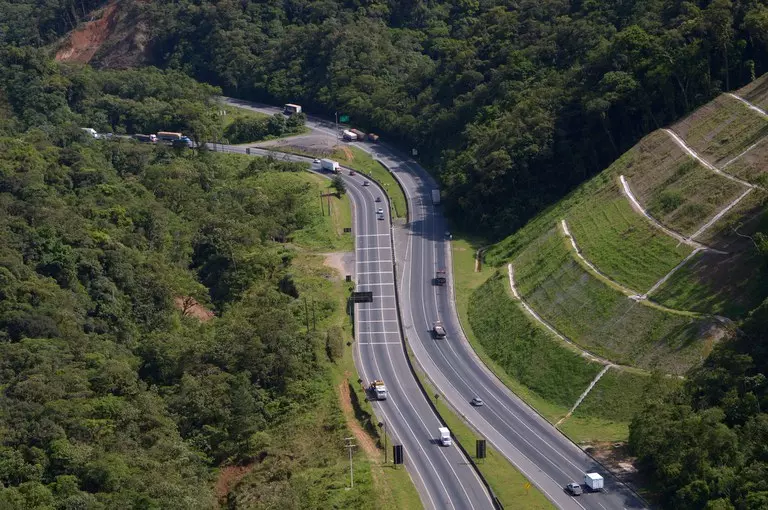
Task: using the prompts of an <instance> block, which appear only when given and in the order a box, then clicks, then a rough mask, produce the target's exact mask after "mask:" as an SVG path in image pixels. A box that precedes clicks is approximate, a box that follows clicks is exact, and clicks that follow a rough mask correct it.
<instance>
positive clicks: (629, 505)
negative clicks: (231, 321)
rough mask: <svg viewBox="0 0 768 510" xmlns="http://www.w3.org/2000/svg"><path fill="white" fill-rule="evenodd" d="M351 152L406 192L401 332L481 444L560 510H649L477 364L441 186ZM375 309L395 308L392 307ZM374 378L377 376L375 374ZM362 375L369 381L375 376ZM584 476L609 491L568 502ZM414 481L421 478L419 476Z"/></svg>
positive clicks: (406, 168) (382, 148)
mask: <svg viewBox="0 0 768 510" xmlns="http://www.w3.org/2000/svg"><path fill="white" fill-rule="evenodd" d="M226 101H228V102H230V104H234V105H237V106H240V107H246V108H248V107H250V108H253V109H256V110H258V111H261V112H264V113H275V112H279V111H280V109H278V108H275V107H269V106H265V105H256V104H254V103H248V102H245V101H240V100H232V99H226ZM307 126H308V127H310V128H311V129H312V130H313V132H314V133H316V134H319V135H325V136H332V137H336V131H335V126H334V124H333V123H332V122H328V121H326V120H323V119H319V118H316V117H313V116H308V122H307ZM354 145H356V146H358V147H360V148H361V149H363V150H366V151H368V152H370V153H371V154H372V155H373V156H374V157H375V158H377V159H378V160H380V161H381V162H382V163H383V164H384V165H385V166H387V168H388V169H389V170H390V171H391V172H392V173H393V174H394V175H395V176H396V178H397V179H398V180H399V181H400V182H401V184H402V185H403V188H404V190H405V194H406V198H407V200H408V207H409V218H408V219H409V222H408V224H407V225H406V227H405V228H402V229H400V228H397V229H395V248H396V250H395V254H396V257H395V260H396V264H397V270H398V278H399V289H400V298H401V303H400V304H401V307H402V309H401V313H402V318H403V321H404V324H403V327H404V329H405V334H406V338H407V341H408V342H409V345H410V347H411V349H412V350H413V353H414V355H415V356H416V358H417V360H418V362H419V364H420V365H421V366H422V368H423V369H424V371H425V372H426V374H427V375H428V377H429V378H430V379H431V380H432V382H433V383H434V384H435V385H436V386H437V388H438V390H439V391H440V392H441V393H442V394H443V395H444V396H445V398H446V399H447V400H448V402H450V404H451V405H452V406H453V407H454V408H455V409H456V410H457V411H458V412H459V413H460V414H461V415H463V416H464V417H465V419H466V420H467V421H468V422H469V423H470V424H471V425H472V426H473V427H474V428H475V430H477V431H478V432H479V434H480V435H481V436H482V437H485V438H486V439H487V440H488V441H489V442H490V443H491V444H492V445H493V446H494V447H495V448H496V449H497V450H499V451H500V452H501V453H502V455H504V456H505V457H506V458H507V459H509V460H510V461H511V462H512V463H513V464H514V465H515V466H516V467H517V468H518V469H519V470H520V471H521V472H522V473H523V474H524V475H525V476H526V477H527V478H528V480H530V481H531V482H532V483H533V484H535V485H536V486H537V487H538V488H539V489H540V490H541V491H542V492H543V493H544V494H545V495H546V496H547V498H549V500H550V501H552V503H554V504H555V505H556V506H557V507H558V508H564V509H579V508H581V509H590V510H592V509H594V510H608V509H639V508H645V503H644V502H643V501H642V499H640V498H639V497H638V496H637V495H636V494H635V493H634V492H632V491H631V490H630V489H629V488H628V487H626V486H625V485H623V484H621V483H620V482H619V481H618V480H616V479H615V478H614V477H612V476H611V475H610V473H608V472H607V471H606V470H605V469H604V468H603V467H602V466H601V465H599V464H598V463H597V462H596V461H595V460H594V459H592V458H591V457H590V456H589V455H587V454H586V453H585V452H584V451H583V450H581V449H580V448H579V447H578V446H576V445H575V444H574V443H573V442H571V441H570V440H569V439H568V438H567V437H565V436H564V435H563V434H562V433H560V431H558V430H557V429H555V427H554V426H553V425H551V424H550V423H548V422H547V421H546V420H545V419H544V418H542V417H541V416H540V415H539V414H537V413H536V412H535V411H533V410H532V409H531V408H530V407H529V406H528V405H527V404H525V403H524V402H523V401H522V400H520V399H519V398H518V397H517V396H516V395H514V394H513V393H512V392H511V391H510V390H509V389H508V388H506V387H505V386H504V385H503V383H501V382H500V381H499V380H498V378H496V377H495V376H494V375H493V374H492V373H491V372H490V370H489V369H488V368H487V367H486V366H485V365H484V364H483V363H482V362H481V361H480V360H479V358H478V357H477V355H476V354H475V352H474V350H473V349H472V348H471V346H470V345H469V343H468V341H467V339H466V337H465V336H464V334H463V331H462V329H461V325H460V323H459V319H458V314H457V312H456V309H455V300H454V299H453V285H452V282H453V278H452V266H451V262H450V249H449V241H448V239H447V238H446V235H445V231H446V229H445V221H444V219H443V216H442V214H441V212H440V206H434V205H432V201H431V190H432V189H436V187H437V186H436V184H435V182H434V180H433V179H432V178H431V176H429V174H428V173H427V172H426V171H425V170H424V169H423V168H421V167H420V166H419V165H418V164H417V163H416V162H415V161H413V160H412V159H411V158H409V157H407V156H406V155H404V154H402V153H400V152H399V151H397V150H395V149H393V148H392V147H389V146H388V145H386V144H382V143H378V144H365V143H361V144H354ZM358 221H359V222H360V223H362V222H367V221H368V220H367V219H365V218H364V217H363V218H361V219H360V220H358ZM371 221H372V220H371ZM377 228H379V229H380V228H381V227H377ZM387 228H389V227H387ZM382 239H384V238H382ZM360 246H363V245H360ZM370 251H375V250H370ZM358 253H360V252H359V251H358ZM358 267H360V266H359V265H358ZM438 268H440V269H446V270H447V271H448V285H446V286H435V285H433V282H432V279H433V278H434V276H435V270H436V269H438ZM366 276H367V275H366ZM371 276H375V275H371ZM383 281H384V280H373V281H372V282H374V283H381V282H383ZM386 281H390V280H386ZM387 288H389V287H387ZM390 304H391V303H390ZM393 306H394V305H393ZM375 308H390V306H389V304H387V305H386V306H381V307H375ZM380 311H381V312H384V311H385V310H380ZM366 313H367V312H366ZM392 313H393V315H392V316H389V315H384V314H382V315H380V316H379V315H376V316H375V317H374V319H381V320H383V319H387V318H390V317H395V315H394V312H392ZM368 320H373V319H368ZM435 320H441V321H442V322H443V325H444V326H445V329H446V332H447V336H446V338H443V339H435V338H433V336H432V334H431V331H430V330H431V327H432V324H433V322H434V321H435ZM370 324H373V323H370ZM392 324H393V325H394V324H395V323H392ZM361 326H362V324H361ZM382 331H389V330H384V329H382ZM378 335H379V336H378V338H389V336H387V335H389V334H384V333H378ZM364 336H365V335H363V336H361V337H360V338H361V342H362V341H364ZM383 341H387V340H383ZM369 347H372V346H369ZM381 347H385V345H382V346H381ZM365 348H366V346H362V345H361V353H364V351H362V349H365ZM393 351H394V350H393V349H390V350H386V349H385V350H384V351H383V352H381V353H380V351H376V353H375V354H376V355H375V356H372V358H375V359H377V360H379V359H381V355H383V354H386V353H389V354H390V355H392V354H394V352H393ZM363 368H365V369H366V370H371V368H372V367H371V365H364V367H363ZM373 370H374V371H375V368H373ZM362 375H364V376H370V375H371V372H370V371H369V372H367V373H364V374H362ZM364 379H365V377H364ZM413 391H414V392H415V390H413ZM411 394H412V393H407V395H411ZM473 397H480V398H482V399H483V401H484V402H485V405H484V406H482V407H473V406H471V405H470V403H469V402H470V400H471V399H472V398H473ZM395 398H396V397H395ZM390 414H391V413H390ZM429 414H431V412H430V413H429ZM419 416H420V415H419ZM404 418H405V419H404V421H406V422H407V423H409V424H413V423H418V421H419V420H418V416H416V417H414V416H409V417H404ZM422 419H423V418H422ZM414 420H415V421H414ZM411 426H413V425H411ZM434 426H436V425H433V427H434ZM427 428H429V427H428V426H427ZM587 472H598V473H600V474H602V475H603V476H604V477H605V491H604V492H602V493H588V494H584V495H582V496H579V497H571V496H569V495H568V494H567V493H566V492H565V490H564V487H565V485H566V484H568V483H569V482H574V481H575V482H579V483H583V481H584V474H585V473H587ZM413 477H414V479H416V478H417V476H416V475H414V476H413ZM424 483H425V484H426V485H429V484H430V483H434V481H432V482H430V481H427V480H425V481H424ZM417 485H418V484H417ZM438 485H439V484H438Z"/></svg>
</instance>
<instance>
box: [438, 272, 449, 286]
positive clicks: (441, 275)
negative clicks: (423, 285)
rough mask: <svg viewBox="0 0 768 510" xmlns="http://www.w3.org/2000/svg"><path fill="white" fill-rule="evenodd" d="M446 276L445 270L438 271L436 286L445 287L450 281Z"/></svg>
mask: <svg viewBox="0 0 768 510" xmlns="http://www.w3.org/2000/svg"><path fill="white" fill-rule="evenodd" d="M445 275H446V273H445V269H438V270H437V271H435V285H445V284H446V282H447V281H448V279H447V278H446V276H445Z"/></svg>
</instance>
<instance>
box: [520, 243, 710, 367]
mask: <svg viewBox="0 0 768 510" xmlns="http://www.w3.org/2000/svg"><path fill="white" fill-rule="evenodd" d="M565 243H566V241H565V240H564V239H563V237H562V234H561V233H560V232H559V231H558V230H557V229H552V230H550V231H549V232H548V233H547V234H545V235H544V236H542V237H541V238H540V239H539V240H537V241H536V242H534V243H532V244H531V245H530V246H529V247H528V248H526V249H525V250H523V251H522V252H521V253H520V254H519V255H518V257H517V258H516V259H515V261H514V262H513V266H514V268H515V280H516V284H517V285H518V290H519V292H520V293H521V294H522V296H523V297H524V298H525V299H526V300H527V301H528V303H529V304H530V306H531V307H532V308H533V309H534V310H536V311H537V312H538V313H539V314H540V315H541V316H542V317H544V318H545V319H546V320H548V321H549V322H550V323H552V324H553V325H554V326H555V327H556V328H557V329H559V330H560V331H561V332H562V333H563V334H564V335H566V336H567V337H569V338H571V339H572V340H573V341H575V342H577V343H578V344H580V345H581V346H583V347H585V348H587V349H589V350H591V351H592V352H595V353H596V354H599V355H601V356H604V357H606V358H608V359H610V360H612V361H615V362H618V363H622V364H626V365H634V366H638V367H641V368H645V369H658V370H662V371H664V372H668V373H673V374H681V373H684V372H685V370H687V369H688V368H689V367H690V366H692V365H693V364H695V363H697V362H698V361H699V359H700V356H701V353H702V349H703V348H704V347H705V345H704V343H703V342H700V341H698V340H696V337H697V336H698V334H699V329H700V328H701V327H703V324H702V323H701V321H700V320H696V319H693V318H691V317H686V316H681V315H676V314H671V313H667V312H663V311H661V310H658V309H656V308H653V307H650V306H648V305H647V304H645V303H638V302H635V301H633V300H631V299H628V298H627V297H626V296H624V295H623V294H621V293H620V292H618V291H616V290H614V289H613V288H611V287H608V286H607V285H605V284H603V283H602V282H601V281H600V280H598V279H597V278H595V277H593V276H591V275H590V274H589V273H588V272H587V271H585V270H584V268H582V266H581V265H579V264H578V263H577V262H576V261H575V260H574V258H573V256H572V254H571V253H570V252H569V250H568V247H567V246H566V244H565Z"/></svg>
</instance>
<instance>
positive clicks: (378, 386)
mask: <svg viewBox="0 0 768 510" xmlns="http://www.w3.org/2000/svg"><path fill="white" fill-rule="evenodd" d="M368 389H369V390H370V392H371V393H372V394H373V396H375V397H376V400H387V387H386V385H385V384H384V381H382V380H381V379H376V380H375V381H372V382H371V384H370V386H368Z"/></svg>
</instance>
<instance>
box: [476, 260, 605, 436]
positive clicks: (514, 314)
mask: <svg viewBox="0 0 768 510" xmlns="http://www.w3.org/2000/svg"><path fill="white" fill-rule="evenodd" d="M507 282H508V280H507V278H506V275H505V274H500V273H497V274H494V276H492V277H491V278H489V279H488V281H486V282H485V283H484V284H483V285H482V286H481V287H480V288H478V289H477V290H476V291H475V292H474V293H473V295H472V299H471V301H470V303H469V323H470V324H471V325H472V330H473V331H474V333H475V335H476V336H477V339H478V341H479V343H480V344H481V345H482V346H483V349H484V351H485V352H486V353H487V354H488V355H489V356H490V357H491V358H492V359H494V360H495V361H496V363H498V365H499V366H500V367H501V368H502V369H503V370H504V371H505V372H506V373H507V374H508V375H510V376H511V377H512V378H514V379H516V380H517V381H518V382H519V383H521V384H522V385H524V386H525V387H527V388H528V389H529V390H530V391H532V392H533V393H535V394H536V395H538V396H539V397H540V398H542V399H544V400H546V401H548V402H550V403H551V404H553V405H555V406H557V408H558V409H559V413H558V414H556V415H554V416H553V415H551V414H550V415H549V416H548V418H549V419H550V421H557V420H558V419H559V418H561V417H562V416H564V415H565V413H567V412H568V409H569V408H570V407H571V406H572V405H573V404H574V403H575V402H576V399H578V398H579V395H580V394H581V392H582V391H584V389H585V388H586V387H587V386H588V385H589V383H590V382H591V381H592V379H594V378H595V376H596V375H597V373H598V372H600V370H601V368H602V365H600V364H598V363H594V362H590V361H588V360H587V359H585V358H583V357H582V356H580V355H579V354H578V353H577V352H575V351H573V350H571V349H569V348H567V347H565V346H564V345H563V344H562V343H561V342H560V341H559V340H557V339H555V338H554V337H552V336H551V333H549V332H548V331H546V330H545V329H544V328H543V327H541V326H540V325H538V324H537V323H535V322H534V321H532V320H531V319H529V317H528V316H527V315H526V313H525V312H524V311H523V310H522V308H521V307H520V306H519V305H518V304H517V303H516V302H515V301H513V300H512V298H510V297H509V295H508V293H507V291H506V287H507V286H508V283H507ZM513 391H514V388H513ZM533 405H534V406H535V407H537V406H536V405H535V404H533Z"/></svg>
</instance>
